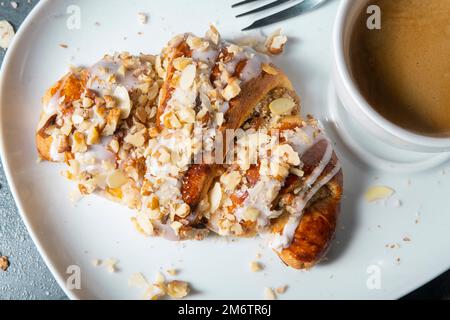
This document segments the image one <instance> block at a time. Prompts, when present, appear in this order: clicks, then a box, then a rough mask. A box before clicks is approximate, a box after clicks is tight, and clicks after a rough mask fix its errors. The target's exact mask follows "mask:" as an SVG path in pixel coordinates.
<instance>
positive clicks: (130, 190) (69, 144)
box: [36, 27, 342, 268]
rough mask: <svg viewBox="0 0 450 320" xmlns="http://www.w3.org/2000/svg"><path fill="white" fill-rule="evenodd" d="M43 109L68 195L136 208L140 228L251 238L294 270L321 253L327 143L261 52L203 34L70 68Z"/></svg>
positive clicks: (39, 137) (40, 136)
mask: <svg viewBox="0 0 450 320" xmlns="http://www.w3.org/2000/svg"><path fill="white" fill-rule="evenodd" d="M43 104H44V110H43V112H42V114H41V119H40V121H39V125H38V129H37V132H36V145H37V149H38V153H39V155H40V157H41V158H42V159H43V160H47V161H53V162H65V163H67V165H68V166H69V170H68V171H67V172H66V174H65V175H66V176H67V177H68V178H69V179H71V180H74V181H76V182H77V184H78V193H79V194H81V195H85V194H90V193H99V194H101V195H103V196H107V197H108V198H111V199H113V200H115V201H120V202H121V203H123V204H125V205H127V206H129V207H131V208H134V209H136V210H137V213H136V216H135V217H133V218H132V221H133V223H134V225H135V227H136V228H137V230H138V231H139V232H141V233H143V234H144V235H147V236H150V235H159V236H164V237H166V238H168V239H172V240H184V239H203V238H204V237H205V236H206V235H207V234H208V232H214V233H217V234H219V235H224V236H228V235H230V236H237V237H252V236H255V235H260V236H262V237H264V238H266V239H267V241H268V243H269V245H270V247H271V248H272V249H273V250H274V251H275V252H276V253H277V254H278V255H279V257H280V258H281V260H282V261H284V263H286V264H287V265H289V266H291V267H294V268H310V267H312V266H313V265H314V264H316V263H317V262H318V261H320V259H321V258H322V257H323V256H324V254H325V252H326V250H327V248H328V247H329V244H330V242H331V239H332V237H333V235H334V232H335V229H336V222H337V217H338V213H339V207H340V198H341V194H342V171H341V168H340V165H339V161H338V159H337V156H336V154H335V153H334V151H333V149H332V145H331V142H330V141H329V139H328V138H327V137H326V135H325V133H324V132H323V130H322V129H321V127H320V124H318V122H317V121H316V120H314V119H313V118H311V117H308V118H306V119H303V118H301V117H300V99H299V98H298V96H297V94H296V93H295V90H294V88H293V86H292V84H291V82H290V81H289V79H288V77H287V76H286V75H285V73H284V72H283V71H282V70H280V69H279V68H277V67H276V66H275V65H273V64H272V63H271V62H270V59H269V57H268V56H266V55H264V54H261V53H258V52H256V51H255V50H253V49H251V48H248V47H241V46H238V45H235V44H232V43H228V42H226V41H224V40H222V39H221V37H220V35H219V33H218V32H217V30H216V29H215V28H213V27H212V28H211V29H210V30H209V31H208V33H207V35H206V37H204V38H201V37H197V36H195V35H193V34H183V35H179V36H176V37H174V38H173V39H172V40H171V41H170V42H169V43H168V45H167V46H166V47H165V48H164V49H163V50H162V52H161V54H160V55H158V56H148V55H141V56H139V57H135V56H131V55H129V54H126V53H122V54H118V55H114V56H105V58H104V59H102V61H100V62H99V63H98V64H96V65H94V66H93V67H91V68H88V69H76V70H72V71H71V72H70V73H69V74H68V75H66V76H65V77H64V78H63V79H62V80H60V81H59V82H57V83H56V84H55V85H54V86H53V87H52V88H51V89H49V90H48V92H47V93H46V95H45V96H44V99H43Z"/></svg>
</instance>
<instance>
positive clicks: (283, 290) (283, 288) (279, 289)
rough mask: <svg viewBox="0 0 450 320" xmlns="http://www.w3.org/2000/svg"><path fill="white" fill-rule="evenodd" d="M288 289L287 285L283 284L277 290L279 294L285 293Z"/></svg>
mask: <svg viewBox="0 0 450 320" xmlns="http://www.w3.org/2000/svg"><path fill="white" fill-rule="evenodd" d="M286 290H287V286H286V285H284V286H281V287H278V288H276V290H275V291H276V292H277V293H278V294H283V293H285V292H286Z"/></svg>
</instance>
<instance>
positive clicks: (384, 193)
mask: <svg viewBox="0 0 450 320" xmlns="http://www.w3.org/2000/svg"><path fill="white" fill-rule="evenodd" d="M394 192H395V191H394V190H393V189H391V188H389V187H385V186H373V187H370V188H369V189H368V190H367V191H366V193H365V195H364V198H365V199H366V201H367V202H369V203H371V202H375V201H379V200H386V199H388V198H389V197H391V196H392V195H393V194H394Z"/></svg>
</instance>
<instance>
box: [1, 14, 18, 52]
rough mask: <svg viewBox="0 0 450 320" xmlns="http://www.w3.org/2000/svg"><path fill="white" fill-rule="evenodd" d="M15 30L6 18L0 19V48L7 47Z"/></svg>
mask: <svg viewBox="0 0 450 320" xmlns="http://www.w3.org/2000/svg"><path fill="white" fill-rule="evenodd" d="M14 35H15V32H14V28H13V26H12V25H11V24H10V23H9V22H8V21H6V20H1V21H0V48H3V49H8V47H9V45H10V44H11V41H12V39H13V38H14Z"/></svg>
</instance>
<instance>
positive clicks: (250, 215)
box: [244, 207, 261, 221]
mask: <svg viewBox="0 0 450 320" xmlns="http://www.w3.org/2000/svg"><path fill="white" fill-rule="evenodd" d="M260 214H261V212H260V211H259V210H258V209H256V208H252V207H248V208H247V209H246V210H245V211H244V220H245V221H256V219H258V217H259V215H260Z"/></svg>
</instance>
